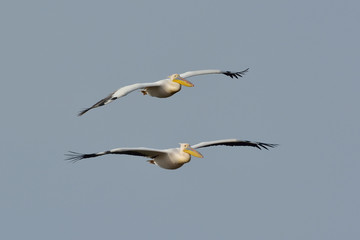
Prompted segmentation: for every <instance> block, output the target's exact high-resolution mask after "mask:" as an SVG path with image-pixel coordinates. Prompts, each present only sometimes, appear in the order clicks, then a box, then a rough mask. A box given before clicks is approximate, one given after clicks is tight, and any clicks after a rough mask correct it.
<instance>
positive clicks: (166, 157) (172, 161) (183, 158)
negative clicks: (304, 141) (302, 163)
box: [67, 139, 277, 169]
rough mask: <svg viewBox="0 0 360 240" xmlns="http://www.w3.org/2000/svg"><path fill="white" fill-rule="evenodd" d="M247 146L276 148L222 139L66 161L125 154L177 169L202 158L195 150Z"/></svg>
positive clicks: (70, 157) (73, 157)
mask: <svg viewBox="0 0 360 240" xmlns="http://www.w3.org/2000/svg"><path fill="white" fill-rule="evenodd" d="M217 145H224V146H249V147H256V148H258V149H268V148H273V147H276V146H277V144H270V143H263V142H251V141H244V140H237V139H224V140H216V141H210V142H201V143H198V144H195V145H192V146H190V144H188V143H180V147H179V148H170V149H164V150H159V149H152V148H143V147H139V148H115V149H112V150H108V151H104V152H98V153H90V154H81V153H76V152H70V153H69V154H67V156H68V158H67V160H70V161H73V162H77V161H79V160H82V159H85V158H93V157H99V156H102V155H106V154H126V155H135V156H142V157H147V158H150V159H151V160H148V162H150V163H152V164H155V165H157V166H159V167H161V168H165V169H177V168H179V167H181V166H182V165H184V164H185V163H188V162H190V159H191V155H192V156H194V157H198V158H203V156H202V154H201V153H199V152H198V151H197V150H195V149H197V148H204V147H210V146H217Z"/></svg>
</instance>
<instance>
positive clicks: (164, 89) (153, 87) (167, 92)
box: [78, 68, 249, 116]
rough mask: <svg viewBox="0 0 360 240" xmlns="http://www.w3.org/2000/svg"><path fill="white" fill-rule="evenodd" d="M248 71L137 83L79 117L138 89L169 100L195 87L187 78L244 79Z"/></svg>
mask: <svg viewBox="0 0 360 240" xmlns="http://www.w3.org/2000/svg"><path fill="white" fill-rule="evenodd" d="M248 70H249V68H247V69H245V70H243V71H241V72H230V71H221V70H198V71H190V72H185V73H182V74H173V75H171V76H169V77H168V78H167V79H163V80H160V81H157V82H152V83H135V84H132V85H128V86H125V87H122V88H120V89H118V90H116V91H115V92H113V93H111V94H110V95H109V96H107V97H106V98H104V99H101V100H100V101H98V102H97V103H95V104H94V105H92V106H91V107H89V108H86V109H84V110H82V111H81V112H80V113H79V114H78V115H79V116H81V115H83V114H85V113H86V112H87V111H89V110H91V109H93V108H97V107H101V106H103V105H106V104H108V103H111V102H112V101H114V100H116V99H118V98H121V97H124V96H126V95H127V94H129V93H131V92H133V91H135V90H137V89H142V91H141V92H142V93H143V94H144V95H150V96H152V97H158V98H167V97H170V96H172V95H174V94H175V93H177V92H179V91H180V90H181V86H186V87H193V86H194V84H193V83H191V82H189V81H188V80H186V78H189V77H193V76H198V75H205V74H224V75H226V76H229V77H231V78H239V77H242V76H243V75H244V74H245V73H246V72H247V71H248Z"/></svg>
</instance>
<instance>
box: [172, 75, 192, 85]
mask: <svg viewBox="0 0 360 240" xmlns="http://www.w3.org/2000/svg"><path fill="white" fill-rule="evenodd" d="M170 80H171V81H173V82H176V83H179V84H181V85H183V86H185V87H193V86H194V84H192V83H191V82H189V81H188V80H186V79H185V78H182V77H180V75H179V74H177V73H175V74H173V75H171V76H170Z"/></svg>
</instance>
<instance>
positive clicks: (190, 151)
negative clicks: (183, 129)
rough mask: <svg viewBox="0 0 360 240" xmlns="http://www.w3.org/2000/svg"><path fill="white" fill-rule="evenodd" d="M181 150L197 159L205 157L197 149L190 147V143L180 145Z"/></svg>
mask: <svg viewBox="0 0 360 240" xmlns="http://www.w3.org/2000/svg"><path fill="white" fill-rule="evenodd" d="M180 149H181V150H182V151H183V152H186V153H188V154H190V155H193V156H194V157H197V158H203V157H204V156H203V155H202V154H201V153H199V152H198V151H196V150H195V149H193V148H192V147H190V144H188V143H180Z"/></svg>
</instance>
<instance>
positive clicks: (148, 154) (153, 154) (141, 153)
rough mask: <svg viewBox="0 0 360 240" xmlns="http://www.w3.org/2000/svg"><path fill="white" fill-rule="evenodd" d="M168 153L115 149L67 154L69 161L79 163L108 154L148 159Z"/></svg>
mask: <svg viewBox="0 0 360 240" xmlns="http://www.w3.org/2000/svg"><path fill="white" fill-rule="evenodd" d="M164 153H167V151H166V150H159V149H153V148H143V147H140V148H114V149H111V150H108V151H104V152H98V153H88V154H82V153H77V152H69V154H67V156H68V158H67V160H69V161H72V162H77V161H80V160H82V159H85V158H93V157H99V156H102V155H106V154H125V155H133V156H142V157H148V158H155V157H157V156H158V155H160V154H164Z"/></svg>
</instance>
